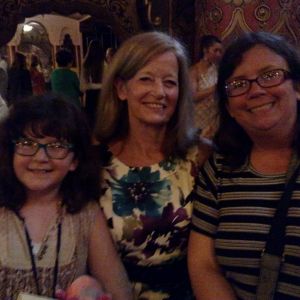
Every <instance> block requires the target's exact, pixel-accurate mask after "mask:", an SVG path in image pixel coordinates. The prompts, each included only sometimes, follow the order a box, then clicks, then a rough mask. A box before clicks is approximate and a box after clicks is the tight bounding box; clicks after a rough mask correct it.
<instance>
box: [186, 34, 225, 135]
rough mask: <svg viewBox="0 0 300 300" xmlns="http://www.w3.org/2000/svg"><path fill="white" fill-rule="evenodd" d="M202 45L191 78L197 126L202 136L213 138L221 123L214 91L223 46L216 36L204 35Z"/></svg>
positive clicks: (191, 70)
mask: <svg viewBox="0 0 300 300" xmlns="http://www.w3.org/2000/svg"><path fill="white" fill-rule="evenodd" d="M200 47H201V48H200V60H199V62H197V63H196V64H195V65H193V66H192V67H191V68H190V79H191V82H192V90H193V98H194V101H195V106H196V109H195V110H196V126H197V127H198V128H200V129H201V136H203V137H206V138H210V139H211V138H213V136H214V135H215V133H216V130H217V128H218V124H219V116H218V104H217V101H216V99H215V97H214V93H215V86H216V83H217V75H218V71H217V66H218V63H219V61H220V58H221V57H222V52H223V46H222V42H221V40H220V39H219V38H217V37H216V36H214V35H204V36H202V38H201V43H200Z"/></svg>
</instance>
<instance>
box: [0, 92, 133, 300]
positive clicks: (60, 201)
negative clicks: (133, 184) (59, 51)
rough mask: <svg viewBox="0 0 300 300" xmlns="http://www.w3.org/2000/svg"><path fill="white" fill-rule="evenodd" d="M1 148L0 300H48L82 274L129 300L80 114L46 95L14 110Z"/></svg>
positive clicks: (1, 128) (3, 128) (1, 129)
mask: <svg viewBox="0 0 300 300" xmlns="http://www.w3.org/2000/svg"><path fill="white" fill-rule="evenodd" d="M0 145H1V147H0V157H1V160H2V162H1V165H0V177H1V180H0V262H1V264H0V275H1V276H0V277H1V282H0V299H6V300H15V299H17V297H18V295H19V294H20V293H30V294H35V295H39V296H48V297H52V298H54V296H55V294H56V290H57V289H62V290H66V289H67V288H68V287H69V285H70V284H71V283H72V282H73V281H74V280H75V279H77V278H78V277H79V276H81V275H84V274H86V272H87V268H88V270H89V272H90V274H91V275H92V276H93V277H94V278H95V279H96V280H98V281H99V283H100V286H102V287H103V289H104V290H105V291H106V292H108V293H110V294H111V295H112V297H113V299H118V300H125V299H126V300H130V299H131V291H130V287H129V282H128V280H127V276H126V273H125V270H124V268H123V266H122V264H121V261H120V259H119V257H118V255H117V252H116V250H115V248H114V245H113V242H112V240H111V236H110V234H109V230H108V228H107V225H106V222H105V218H104V217H103V214H102V212H101V210H100V208H99V205H98V203H97V202H96V201H95V200H97V198H98V195H99V188H98V187H99V180H98V179H97V176H95V174H96V172H95V170H94V164H93V162H91V161H90V160H89V156H90V134H89V128H88V124H87V122H86V119H85V117H84V115H83V114H82V112H81V111H80V110H79V109H78V108H77V107H76V106H75V105H73V104H71V103H69V102H67V101H64V100H63V99H61V98H59V97H56V96H51V95H45V96H35V97H33V98H30V99H27V100H26V101H24V100H23V101H22V100H21V101H19V102H16V103H15V104H14V105H13V106H12V108H11V110H10V112H9V115H8V117H7V118H6V119H5V120H4V121H3V122H2V123H1V124H0ZM68 291H69V290H67V292H68ZM99 292H100V291H99ZM68 300H69V299H68Z"/></svg>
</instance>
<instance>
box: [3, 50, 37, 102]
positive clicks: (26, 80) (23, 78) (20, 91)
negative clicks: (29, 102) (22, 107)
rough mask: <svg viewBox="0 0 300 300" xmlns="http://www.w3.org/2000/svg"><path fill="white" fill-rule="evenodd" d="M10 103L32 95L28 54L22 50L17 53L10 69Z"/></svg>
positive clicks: (8, 93) (8, 98)
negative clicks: (27, 62) (27, 63)
mask: <svg viewBox="0 0 300 300" xmlns="http://www.w3.org/2000/svg"><path fill="white" fill-rule="evenodd" d="M7 88H8V90H7V102H8V105H11V104H14V103H16V102H17V101H19V100H21V99H23V98H24V97H28V96H31V95H32V85H31V78H30V72H29V70H28V69H27V65H26V56H25V55H23V54H22V53H20V52H17V53H16V54H15V59H14V62H13V64H12V66H11V67H10V68H9V70H8V87H7Z"/></svg>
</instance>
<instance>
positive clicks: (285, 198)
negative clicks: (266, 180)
mask: <svg viewBox="0 0 300 300" xmlns="http://www.w3.org/2000/svg"><path fill="white" fill-rule="evenodd" d="M299 169H300V163H299V164H298V165H297V167H296V168H295V170H294V172H293V173H292V174H291V176H290V178H289V179H288V181H287V183H286V187H285V190H284V192H283V194H282V196H281V198H280V200H279V203H278V206H277V209H276V212H275V216H274V218H273V221H272V225H271V228H270V232H269V235H268V238H267V242H266V246H265V250H264V251H265V252H266V253H270V254H273V255H277V256H280V257H281V256H282V253H283V248H284V237H285V226H286V222H287V212H288V208H289V202H290V199H291V198H292V194H293V190H294V186H295V184H296V180H297V177H298V173H299Z"/></svg>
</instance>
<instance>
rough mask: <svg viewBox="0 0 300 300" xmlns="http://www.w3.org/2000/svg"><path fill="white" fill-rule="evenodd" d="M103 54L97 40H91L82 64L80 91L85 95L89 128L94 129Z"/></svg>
mask: <svg viewBox="0 0 300 300" xmlns="http://www.w3.org/2000/svg"><path fill="white" fill-rule="evenodd" d="M103 64H104V53H103V49H102V47H101V44H100V41H99V40H92V41H91V42H90V44H89V47H88V50H87V53H86V55H85V57H84V60H83V64H82V72H81V76H80V90H81V91H82V92H83V93H85V100H84V103H85V112H86V114H87V117H88V120H89V123H90V127H91V128H94V125H95V119H96V113H97V107H98V100H99V98H100V93H101V87H102V83H101V82H102V75H103Z"/></svg>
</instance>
